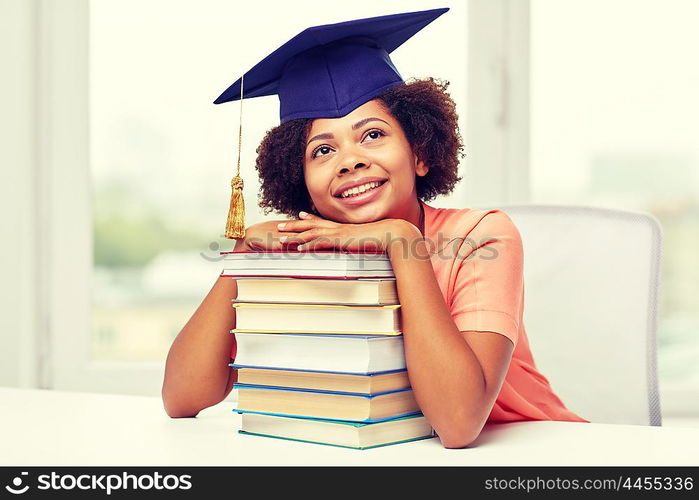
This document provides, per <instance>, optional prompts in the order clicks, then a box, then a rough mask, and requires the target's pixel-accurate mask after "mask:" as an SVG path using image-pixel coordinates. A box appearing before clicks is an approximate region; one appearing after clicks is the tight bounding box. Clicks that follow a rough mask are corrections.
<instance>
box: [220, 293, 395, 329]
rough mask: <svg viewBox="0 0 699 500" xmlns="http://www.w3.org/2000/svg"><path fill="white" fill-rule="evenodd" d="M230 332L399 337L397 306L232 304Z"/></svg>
mask: <svg viewBox="0 0 699 500" xmlns="http://www.w3.org/2000/svg"><path fill="white" fill-rule="evenodd" d="M233 307H234V308H235V310H236V311H235V329H234V330H233V331H234V332H236V333H237V332H270V333H271V332H281V333H331V334H341V333H342V334H367V335H368V334H370V335H400V334H401V331H400V329H401V324H400V305H398V304H396V305H387V306H358V305H348V304H292V303H286V304H270V303H249V302H238V301H237V300H236V301H234V302H233Z"/></svg>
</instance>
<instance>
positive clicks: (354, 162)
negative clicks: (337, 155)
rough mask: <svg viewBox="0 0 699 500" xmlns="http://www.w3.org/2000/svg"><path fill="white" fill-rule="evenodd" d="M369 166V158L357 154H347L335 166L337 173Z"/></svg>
mask: <svg viewBox="0 0 699 500" xmlns="http://www.w3.org/2000/svg"><path fill="white" fill-rule="evenodd" d="M367 166H369V159H368V158H365V157H364V156H361V155H357V154H347V155H346V156H345V158H343V159H342V161H340V163H339V164H338V167H337V173H338V174H346V173H347V172H351V171H352V170H355V169H358V168H362V167H367Z"/></svg>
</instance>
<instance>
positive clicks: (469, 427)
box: [437, 422, 483, 448]
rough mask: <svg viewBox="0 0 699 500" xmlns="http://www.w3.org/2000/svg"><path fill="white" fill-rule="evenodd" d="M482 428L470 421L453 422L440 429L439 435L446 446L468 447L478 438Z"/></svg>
mask: <svg viewBox="0 0 699 500" xmlns="http://www.w3.org/2000/svg"><path fill="white" fill-rule="evenodd" d="M482 428H483V426H478V425H474V424H470V423H461V422H459V423H451V424H448V425H445V426H444V427H443V428H442V429H440V430H438V431H437V435H438V436H439V440H440V441H441V442H442V446H444V447H445V448H466V447H467V446H469V445H471V444H473V442H474V441H475V440H476V439H477V438H478V436H479V435H480V433H481V429H482Z"/></svg>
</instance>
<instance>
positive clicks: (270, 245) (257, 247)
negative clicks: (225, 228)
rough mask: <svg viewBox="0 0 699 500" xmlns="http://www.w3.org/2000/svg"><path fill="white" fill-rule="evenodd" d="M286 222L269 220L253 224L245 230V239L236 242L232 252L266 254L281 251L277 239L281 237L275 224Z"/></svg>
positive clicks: (281, 246) (280, 245)
mask: <svg viewBox="0 0 699 500" xmlns="http://www.w3.org/2000/svg"><path fill="white" fill-rule="evenodd" d="M280 222H287V221H283V220H270V221H264V222H259V223H257V224H253V225H252V226H249V227H247V228H246V229H245V238H242V239H239V240H238V241H237V242H236V245H235V249H234V251H236V252H237V251H252V252H266V251H269V250H281V249H282V248H283V245H282V243H281V242H280V241H279V238H280V237H281V236H283V233H280V232H279V231H278V230H277V224H279V223H280Z"/></svg>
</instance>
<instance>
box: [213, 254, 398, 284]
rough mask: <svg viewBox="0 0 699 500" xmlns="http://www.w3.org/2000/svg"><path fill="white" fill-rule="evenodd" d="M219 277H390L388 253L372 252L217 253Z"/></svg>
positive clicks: (391, 275) (392, 275)
mask: <svg viewBox="0 0 699 500" xmlns="http://www.w3.org/2000/svg"><path fill="white" fill-rule="evenodd" d="M221 256H222V257H223V261H224V264H225V268H224V269H223V271H222V273H221V276H230V277H238V276H290V277H334V278H359V277H365V278H367V277H380V278H384V277H386V278H392V277H394V274H393V268H392V267H391V261H390V259H389V258H388V255H387V254H385V253H372V252H337V251H323V250H320V251H319V250H315V251H306V252H299V251H291V250H285V251H269V252H247V251H246V252H221Z"/></svg>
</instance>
